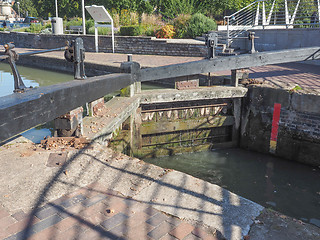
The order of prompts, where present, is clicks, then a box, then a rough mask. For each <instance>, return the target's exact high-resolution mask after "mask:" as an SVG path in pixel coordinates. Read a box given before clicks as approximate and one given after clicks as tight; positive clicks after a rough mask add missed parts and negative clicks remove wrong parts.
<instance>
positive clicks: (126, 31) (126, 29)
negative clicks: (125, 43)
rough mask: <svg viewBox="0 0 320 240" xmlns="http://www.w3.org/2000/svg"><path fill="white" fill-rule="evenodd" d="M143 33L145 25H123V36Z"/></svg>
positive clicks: (121, 29) (121, 31) (121, 32)
mask: <svg viewBox="0 0 320 240" xmlns="http://www.w3.org/2000/svg"><path fill="white" fill-rule="evenodd" d="M142 33H143V27H142V26H140V25H132V26H122V27H121V28H120V35H122V36H139V35H141V34H142Z"/></svg>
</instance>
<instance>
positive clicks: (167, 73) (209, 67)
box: [138, 47, 320, 82]
mask: <svg viewBox="0 0 320 240" xmlns="http://www.w3.org/2000/svg"><path fill="white" fill-rule="evenodd" d="M314 59H320V47H310V48H297V49H286V50H279V51H267V52H261V53H258V52H257V53H253V54H243V55H237V56H230V57H216V58H213V59H204V60H200V61H194V62H187V63H182V64H174V65H168V66H162V67H156V68H147V69H142V70H141V71H140V73H139V74H138V75H139V79H140V80H141V81H142V82H144V81H153V80H160V79H166V78H175V77H182V76H188V75H194V74H200V73H208V72H217V71H224V70H232V69H241V68H250V67H257V66H264V65H269V64H279V63H287V62H297V61H306V60H314Z"/></svg>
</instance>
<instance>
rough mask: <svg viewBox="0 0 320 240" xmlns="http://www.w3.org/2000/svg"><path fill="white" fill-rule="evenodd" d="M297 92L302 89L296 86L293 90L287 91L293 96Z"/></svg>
mask: <svg viewBox="0 0 320 240" xmlns="http://www.w3.org/2000/svg"><path fill="white" fill-rule="evenodd" d="M299 90H302V88H301V87H300V86H299V85H296V86H295V87H294V88H292V89H290V90H289V93H290V94H293V93H294V92H297V91H299Z"/></svg>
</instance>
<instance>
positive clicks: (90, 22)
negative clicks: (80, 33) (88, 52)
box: [81, 19, 94, 33]
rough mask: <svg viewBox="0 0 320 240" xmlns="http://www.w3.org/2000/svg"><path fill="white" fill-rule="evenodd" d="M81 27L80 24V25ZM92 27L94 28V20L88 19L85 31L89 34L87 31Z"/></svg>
mask: <svg viewBox="0 0 320 240" xmlns="http://www.w3.org/2000/svg"><path fill="white" fill-rule="evenodd" d="M81 25H82V24H81ZM91 27H93V28H94V20H93V19H89V20H87V21H86V31H87V32H88V33H89V29H90V28H91ZM93 32H94V31H93Z"/></svg>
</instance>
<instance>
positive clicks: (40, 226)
mask: <svg viewBox="0 0 320 240" xmlns="http://www.w3.org/2000/svg"><path fill="white" fill-rule="evenodd" d="M60 221H62V218H61V217H60V216H58V215H53V216H51V217H48V218H46V219H44V220H42V221H40V222H38V223H36V224H34V225H33V226H32V230H33V231H34V232H40V231H42V230H44V229H46V228H48V227H51V226H53V225H54V224H56V223H58V222H60Z"/></svg>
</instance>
